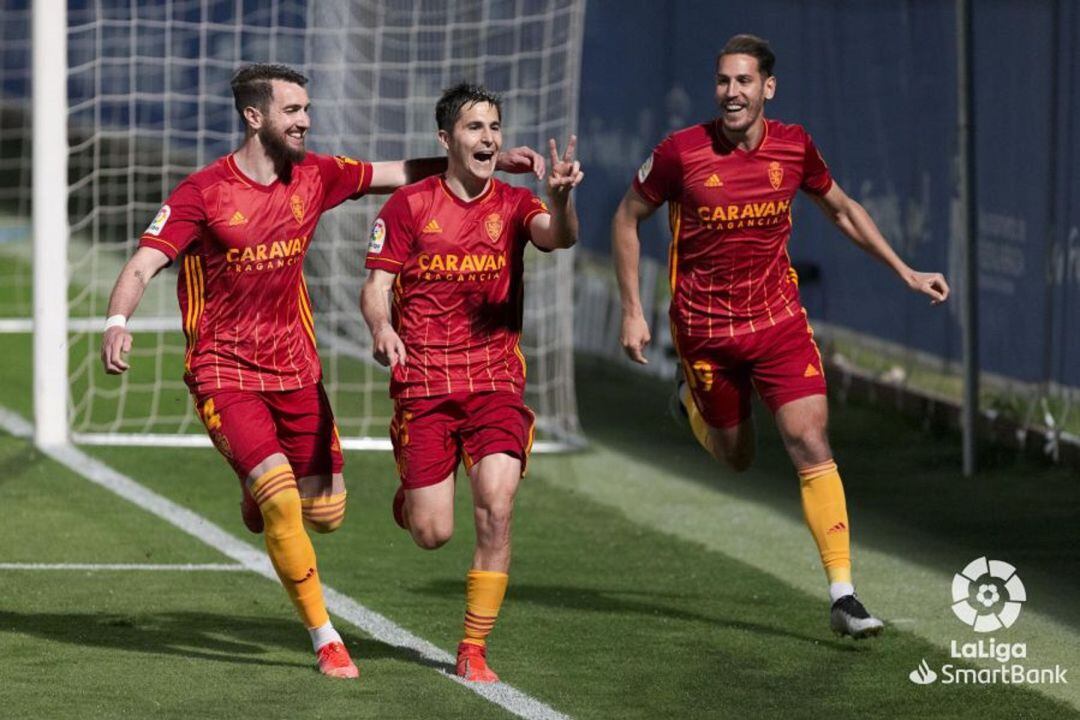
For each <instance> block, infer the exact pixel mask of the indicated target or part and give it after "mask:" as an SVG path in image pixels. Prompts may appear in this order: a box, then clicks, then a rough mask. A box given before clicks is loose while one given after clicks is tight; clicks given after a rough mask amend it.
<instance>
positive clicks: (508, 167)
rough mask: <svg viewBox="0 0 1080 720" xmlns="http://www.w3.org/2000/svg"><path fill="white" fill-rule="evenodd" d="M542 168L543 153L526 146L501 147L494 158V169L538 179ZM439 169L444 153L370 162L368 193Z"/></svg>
mask: <svg viewBox="0 0 1080 720" xmlns="http://www.w3.org/2000/svg"><path fill="white" fill-rule="evenodd" d="M544 168H545V165H544V156H543V155H541V154H540V153H538V152H536V151H535V150H533V149H532V148H530V147H525V146H521V147H515V148H510V149H509V150H504V151H502V152H500V153H499V156H498V157H497V158H496V159H495V169H496V170H498V171H500V172H505V173H510V174H515V175H519V174H521V173H532V174H534V175H536V177H537V179H539V178H542V177H544ZM442 172H446V157H445V156H443V157H429V158H414V159H411V160H389V161H386V162H376V163H372V164H371V188H370V189H369V192H372V193H375V194H380V195H385V194H387V193H392V192H394V191H395V190H397V189H398V188H399V187H402V186H403V185H411V184H412V183H414V182H419V181H421V180H423V179H424V178H426V177H428V176H429V175H438V174H439V173H442Z"/></svg>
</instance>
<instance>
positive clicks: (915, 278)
mask: <svg viewBox="0 0 1080 720" xmlns="http://www.w3.org/2000/svg"><path fill="white" fill-rule="evenodd" d="M904 279H905V280H906V281H907V284H908V287H909V288H911V289H912V290H914V291H915V292H921V293H923V294H924V295H929V296H930V304H931V305H939V304H941V303H943V302H945V300H947V299H948V297H949V284H948V283H947V282H945V276H944V275H942V274H941V273H927V272H917V271H915V270H912V271H911V272H910V273H908V275H907V277H905V278H904Z"/></svg>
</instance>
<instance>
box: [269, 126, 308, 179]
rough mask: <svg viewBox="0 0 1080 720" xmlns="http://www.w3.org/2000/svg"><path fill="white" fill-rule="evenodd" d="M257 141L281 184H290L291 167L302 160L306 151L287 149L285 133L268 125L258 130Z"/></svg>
mask: <svg viewBox="0 0 1080 720" xmlns="http://www.w3.org/2000/svg"><path fill="white" fill-rule="evenodd" d="M259 141H260V142H262V146H263V148H264V149H265V150H266V154H267V155H268V156H269V157H270V161H271V162H273V163H274V174H275V175H277V176H278V179H279V180H281V182H283V183H285V184H286V185H288V184H289V183H290V182H292V168H293V165H295V164H296V163H298V162H300V161H301V160H303V159H304V156H305V155H307V151H306V150H303V149H301V150H296V149H294V148H291V147H289V145H288V142H287V141H286V140H285V133H284V132H282V131H279V130H278V129H277V128H275V127H272V126H270V125H264V126H263V127H261V128H259Z"/></svg>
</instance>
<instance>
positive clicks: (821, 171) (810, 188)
mask: <svg viewBox="0 0 1080 720" xmlns="http://www.w3.org/2000/svg"><path fill="white" fill-rule="evenodd" d="M832 185H833V179H832V174H831V173H830V172H829V166H828V165H826V164H825V158H823V157H821V152H820V151H819V150H818V149H817V145H815V144H814V141H813V140H812V139H811V138H810V134H809V133H807V134H806V152H805V154H804V155H803V180H802V185H801V186H800V187H802V189H803V190H805V191H806V192H808V193H812V194H814V195H824V194H825V193H827V192H829V188H831V187H832Z"/></svg>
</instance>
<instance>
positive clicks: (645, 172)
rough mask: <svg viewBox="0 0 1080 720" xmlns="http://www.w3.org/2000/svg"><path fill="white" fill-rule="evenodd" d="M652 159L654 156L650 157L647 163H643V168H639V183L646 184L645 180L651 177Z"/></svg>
mask: <svg viewBox="0 0 1080 720" xmlns="http://www.w3.org/2000/svg"><path fill="white" fill-rule="evenodd" d="M652 158H653V156H652V155H650V156H649V158H648V159H647V160H646V161H645V162H643V163H641V167H640V168H638V171H637V179H638V182H645V178H647V177H649V173H650V172H652Z"/></svg>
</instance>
